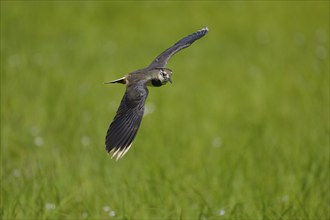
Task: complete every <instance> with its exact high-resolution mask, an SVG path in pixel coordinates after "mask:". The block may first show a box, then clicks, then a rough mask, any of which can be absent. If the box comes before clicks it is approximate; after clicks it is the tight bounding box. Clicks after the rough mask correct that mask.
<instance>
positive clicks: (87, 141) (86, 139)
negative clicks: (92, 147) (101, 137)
mask: <svg viewBox="0 0 330 220" xmlns="http://www.w3.org/2000/svg"><path fill="white" fill-rule="evenodd" d="M80 141H81V144H82V145H83V146H88V145H89V144H90V143H91V140H90V138H89V137H88V136H86V135H85V136H82V137H81V140H80Z"/></svg>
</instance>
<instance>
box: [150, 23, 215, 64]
mask: <svg viewBox="0 0 330 220" xmlns="http://www.w3.org/2000/svg"><path fill="white" fill-rule="evenodd" d="M208 31H209V29H208V28H207V27H205V28H203V29H201V30H199V31H197V32H195V33H193V34H191V35H188V36H186V37H184V38H182V39H181V40H179V41H178V42H176V43H175V44H174V45H173V46H172V47H170V48H168V49H167V50H165V51H164V52H163V53H161V54H160V55H159V56H158V57H156V59H154V60H153V61H152V63H151V64H150V65H149V66H148V67H147V68H148V69H153V68H165V67H166V64H167V61H168V60H169V59H170V58H171V56H173V55H174V54H175V53H177V52H178V51H180V50H182V49H184V48H186V47H189V46H190V45H191V44H192V43H194V42H195V41H196V40H198V39H200V38H201V37H203V36H204V35H205V34H207V32H208Z"/></svg>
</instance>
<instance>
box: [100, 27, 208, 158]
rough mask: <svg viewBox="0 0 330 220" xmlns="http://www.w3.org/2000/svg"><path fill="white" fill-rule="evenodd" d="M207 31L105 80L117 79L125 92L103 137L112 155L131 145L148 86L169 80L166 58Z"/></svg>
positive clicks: (187, 37)
mask: <svg viewBox="0 0 330 220" xmlns="http://www.w3.org/2000/svg"><path fill="white" fill-rule="evenodd" d="M207 33H208V28H207V27H204V28H202V29H200V30H198V31H196V32H194V33H192V34H190V35H188V36H186V37H184V38H182V39H181V40H179V41H178V42H176V43H175V44H174V45H173V46H171V47H169V48H168V49H166V50H165V51H163V52H162V53H161V54H160V55H158V56H157V57H156V58H155V59H154V60H153V61H152V62H151V64H150V65H149V66H147V67H146V68H143V69H138V70H136V71H133V72H131V73H128V74H127V75H125V76H124V77H122V78H119V79H116V80H113V81H109V82H105V84H112V83H120V84H125V85H126V91H125V94H124V96H123V98H122V100H121V102H120V105H119V108H118V110H117V112H116V115H115V117H114V119H113V120H112V122H111V124H110V126H109V128H108V130H107V133H106V137H105V146H106V147H105V149H106V151H107V152H108V154H110V155H111V159H112V158H115V159H116V160H118V159H120V158H122V157H123V156H124V155H125V154H126V153H127V151H128V150H129V149H130V147H131V146H132V143H133V140H134V138H135V136H136V134H137V132H138V130H139V127H140V124H141V121H142V118H143V114H144V105H145V101H146V99H147V96H148V88H147V87H148V86H153V87H160V86H163V85H165V84H167V83H168V82H170V83H172V79H171V77H172V70H171V69H169V68H167V67H166V65H167V62H168V60H169V59H170V58H171V57H172V56H173V55H174V54H176V53H177V52H179V51H180V50H182V49H184V48H187V47H189V46H190V45H191V44H192V43H194V42H195V41H196V40H198V39H200V38H202V37H203V36H205V35H206V34H207Z"/></svg>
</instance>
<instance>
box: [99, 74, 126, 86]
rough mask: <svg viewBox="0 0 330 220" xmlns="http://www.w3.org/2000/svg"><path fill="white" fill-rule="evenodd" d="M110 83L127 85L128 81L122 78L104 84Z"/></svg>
mask: <svg viewBox="0 0 330 220" xmlns="http://www.w3.org/2000/svg"><path fill="white" fill-rule="evenodd" d="M110 83H121V84H126V83H127V81H126V77H125V76H124V77H122V78H120V79H116V80H113V81H109V82H105V83H104V84H110Z"/></svg>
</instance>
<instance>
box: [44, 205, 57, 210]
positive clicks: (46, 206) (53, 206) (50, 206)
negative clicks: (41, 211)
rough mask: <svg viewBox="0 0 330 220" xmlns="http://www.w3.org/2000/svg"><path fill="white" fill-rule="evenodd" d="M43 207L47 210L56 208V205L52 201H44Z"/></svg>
mask: <svg viewBox="0 0 330 220" xmlns="http://www.w3.org/2000/svg"><path fill="white" fill-rule="evenodd" d="M45 208H46V209H47V210H52V209H55V208H56V205H55V204H54V203H46V205H45Z"/></svg>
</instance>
